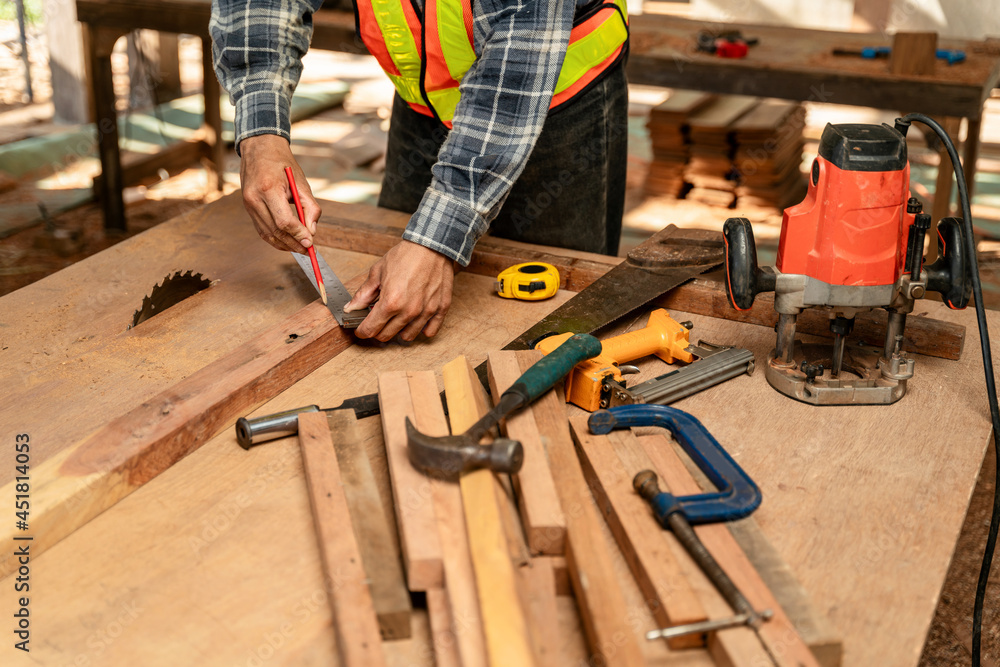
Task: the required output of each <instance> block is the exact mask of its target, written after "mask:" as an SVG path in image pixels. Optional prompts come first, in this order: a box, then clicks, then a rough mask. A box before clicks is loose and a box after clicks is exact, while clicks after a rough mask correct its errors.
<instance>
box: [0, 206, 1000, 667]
mask: <svg viewBox="0 0 1000 667" xmlns="http://www.w3.org/2000/svg"><path fill="white" fill-rule="evenodd" d="M336 209H337V207H336V205H334V204H329V205H327V206H326V207H325V211H326V215H325V217H336ZM323 254H324V256H325V257H326V259H327V260H328V262H329V263H330V265H331V266H333V267H334V269H335V271H336V272H337V274H338V275H340V276H341V277H342V278H347V277H350V276H352V275H355V274H358V273H360V272H362V271H364V270H365V269H366V267H367V266H369V265H370V264H371V263H372V262H373V261H374V260H375V257H373V256H371V255H363V254H359V253H354V252H347V251H339V250H333V249H325V250H324V251H323ZM176 270H182V271H186V270H194V271H200V272H201V273H203V274H204V275H205V276H206V277H208V278H210V279H212V280H213V281H217V282H215V283H214V284H213V286H212V287H211V288H209V289H208V290H206V291H204V292H202V293H200V294H198V295H197V296H195V297H192V298H190V299H188V300H187V301H185V302H183V303H182V304H181V305H179V306H176V307H174V308H171V309H169V310H167V311H165V312H164V313H163V314H161V315H158V316H157V317H155V318H153V319H152V320H149V321H147V322H145V323H143V324H141V325H140V326H138V327H136V328H134V329H132V330H128V331H127V330H126V327H127V325H128V324H129V323H130V321H131V317H132V313H133V311H134V310H135V309H137V308H138V307H139V304H140V302H141V300H142V296H143V294H144V293H146V292H147V291H148V290H149V289H150V288H151V287H152V285H153V284H155V283H157V282H158V281H160V280H161V279H162V278H163V277H164V276H166V275H167V274H168V273H171V272H173V271H176ZM491 286H492V279H491V278H489V277H486V276H478V275H471V274H468V273H463V274H460V275H459V276H458V278H457V280H456V288H455V298H454V304H453V306H452V309H451V312H450V313H449V315H448V319H447V322H446V325H445V328H444V329H443V330H442V332H441V333H440V334H439V335H438V336H437V337H436V338H435V339H433V340H430V341H421V342H417V343H414V344H412V345H408V346H399V345H388V346H377V345H366V346H362V345H355V346H351V347H349V348H348V349H346V350H345V351H344V352H342V353H341V354H339V355H337V356H336V357H334V358H333V359H332V360H331V361H329V362H328V363H326V364H325V365H323V366H322V367H321V368H319V369H318V370H316V371H315V372H313V373H312V374H311V375H309V376H308V377H306V378H305V379H303V380H301V381H299V382H298V383H296V384H295V385H293V386H292V387H291V388H289V389H288V390H286V391H284V392H283V393H281V394H280V395H278V396H276V397H273V398H272V397H269V396H260V397H259V400H260V401H265V400H267V402H266V403H264V404H263V405H262V407H261V408H260V409H258V410H257V411H256V414H267V413H272V412H275V411H278V410H282V409H288V408H292V407H297V406H301V405H307V404H311V403H317V404H320V405H322V406H332V405H336V404H338V403H339V402H340V401H341V400H343V399H345V398H349V397H352V396H356V395H359V394H364V393H369V392H372V391H374V390H375V387H376V374H377V373H378V372H382V371H387V370H403V369H405V370H427V369H433V370H435V371H438V372H440V368H441V366H442V365H443V364H444V363H445V362H447V361H449V360H450V359H452V358H454V357H455V356H456V355H459V354H465V355H466V356H467V357H468V358H469V359H470V360H471V361H472V362H473V363H479V362H480V361H482V360H484V359H485V356H486V354H487V353H488V352H489V351H490V350H495V349H498V348H500V347H501V346H502V345H504V344H505V343H506V342H507V341H509V340H511V339H512V338H514V337H515V336H516V335H517V334H519V333H520V332H521V331H522V330H524V329H525V328H527V327H528V326H529V325H530V324H532V323H534V322H536V321H537V320H539V319H540V318H541V317H543V316H544V315H545V314H546V313H547V312H549V311H550V310H551V309H553V308H555V307H556V306H557V305H559V304H560V303H561V302H563V301H565V300H566V299H568V298H569V297H570V296H571V294H570V293H567V292H562V293H560V294H559V295H557V296H556V297H555V298H554V299H552V300H549V301H545V302H537V303H531V302H514V301H507V300H502V299H499V298H498V297H496V296H495V295H493V294H492V293H491ZM310 289H311V288H309V287H308V283H306V282H305V280H304V278H302V277H301V276H300V274H299V269H298V267H297V266H296V264H295V262H294V261H293V260H292V259H291V258H290V257H288V256H287V255H286V254H283V253H279V252H277V251H275V250H272V249H271V248H269V247H268V246H266V245H265V244H264V243H263V242H261V241H259V239H258V238H257V237H256V234H255V232H254V231H253V228H252V225H251V224H250V222H249V220H248V219H247V217H246V214H245V213H244V211H243V208H242V205H241V203H240V201H239V198H238V195H237V196H230V197H227V198H224V199H222V200H220V201H218V202H216V203H214V204H211V205H209V206H207V207H205V208H204V209H201V210H199V211H196V212H193V213H191V214H188V215H186V216H183V217H181V218H178V219H175V220H173V221H170V222H168V223H165V224H162V225H160V226H157V227H155V228H153V229H151V230H149V231H147V232H145V233H143V234H140V235H139V236H137V237H134V238H132V239H129V240H128V241H125V242H123V243H121V244H119V245H117V246H114V247H113V248H111V249H109V250H107V251H104V252H102V253H100V254H98V255H95V256H93V257H91V258H89V259H87V260H85V261H83V262H81V263H79V264H76V265H74V266H72V267H70V268H68V269H65V270H63V271H60V272H59V273H57V274H55V275H53V276H50V277H49V278H46V279H44V280H42V281H40V282H38V283H35V284H33V285H31V286H29V287H26V288H24V289H22V290H19V291H17V292H15V293H13V294H10V295H8V296H6V297H3V298H2V299H0V360H2V364H0V368H2V380H3V386H4V387H5V389H6V398H5V400H4V401H3V404H2V405H0V437H2V438H3V440H4V442H5V446H4V447H3V449H2V451H3V455H2V459H0V461H2V464H3V465H2V467H0V481H2V483H3V493H5V494H8V495H5V496H4V498H3V500H2V502H3V504H4V506H6V507H9V508H12V506H13V493H14V491H13V486H12V483H11V482H12V480H13V477H14V474H15V473H14V466H15V459H14V446H13V445H14V439H15V435H16V434H19V433H26V434H29V435H30V438H31V443H32V450H31V452H32V453H31V456H32V460H31V466H32V470H37V469H38V467H39V466H41V465H42V464H43V462H45V461H49V462H50V463H51V462H52V461H56V462H58V461H59V457H60V456H61V453H62V452H64V451H65V450H67V448H69V447H70V446H72V445H73V444H74V443H77V442H79V441H80V440H82V439H83V438H85V437H86V436H88V435H89V434H90V433H92V432H94V431H95V430H97V429H98V428H100V427H101V426H102V425H103V424H105V423H107V422H108V421H109V420H111V419H112V418H114V417H116V416H119V415H121V414H123V413H125V412H127V411H128V410H130V409H132V408H133V407H135V406H137V405H140V404H141V403H142V402H143V401H147V400H148V399H149V398H150V397H152V396H154V395H155V394H157V393H158V392H160V391H162V390H164V389H166V388H169V387H171V386H172V385H174V384H176V383H177V382H178V381H180V380H181V379H182V378H184V377H187V376H189V375H191V374H192V373H194V372H195V371H197V370H198V369H200V368H202V367H203V366H205V365H206V364H208V363H209V362H211V361H213V360H215V359H217V358H218V357H220V356H222V355H223V354H225V353H226V352H228V351H230V350H233V349H235V348H236V347H238V346H240V345H241V344H243V343H245V342H247V341H248V340H250V339H252V338H253V337H254V336H256V335H257V334H258V333H259V332H260V331H262V330H264V329H267V328H269V327H272V326H274V325H275V324H278V323H280V322H281V321H283V320H284V319H285V318H286V317H288V316H289V315H291V314H293V313H295V312H296V311H298V310H300V309H302V308H303V307H304V306H306V305H307V304H309V303H310V302H311V301H313V300H314V298H313V297H314V295H312V294H310V291H309V290H310ZM922 315H930V316H933V317H937V318H940V319H946V320H950V321H954V322H959V323H961V324H964V325H965V326H966V327H967V328H968V330H967V340H966V345H965V353H964V354H963V357H962V359H961V360H960V361H957V362H956V361H947V360H944V359H938V358H931V357H923V356H917V363H916V371H915V373H916V374H915V376H914V378H913V380H911V382H910V385H909V391H908V393H907V395H906V396H905V397H904V398H903V400H902V401H900V402H899V403H897V404H896V405H893V406H888V407H883V406H879V407H875V406H872V407H867V406H865V407H824V408H816V407H812V406H808V405H804V404H800V403H797V402H795V401H792V400H790V399H788V398H785V397H784V396H781V395H779V394H778V393H776V392H775V391H773V390H772V389H771V388H770V387H769V386H768V385H767V383H766V381H765V379H764V376H763V373H756V374H754V375H753V376H750V377H748V376H743V377H740V378H737V379H734V380H732V381H730V382H728V383H726V384H723V385H721V386H719V387H716V388H713V389H711V390H709V391H705V392H703V393H701V394H699V395H696V396H693V397H690V398H687V399H685V400H683V401H682V402H679V403H677V404H676V407H679V408H681V409H684V410H687V411H689V412H691V413H693V414H694V415H695V416H697V417H698V418H699V419H700V420H701V421H702V422H703V423H704V424H705V426H706V427H707V428H708V429H709V430H710V431H711V432H712V433H713V434H714V435H715V436H716V437H717V439H718V440H719V441H720V442H721V443H722V444H723V446H724V447H726V448H727V449H728V451H729V452H730V453H731V454H732V455H733V456H734V457H735V458H736V459H737V461H739V463H740V464H741V465H742V466H743V467H744V468H745V469H746V470H747V471H748V472H749V473H750V475H751V476H752V477H753V478H754V479H755V480H756V481H757V482H758V484H759V485H760V487H761V490H762V492H763V496H764V502H763V504H762V506H761V508H760V509H759V510H758V511H757V512H756V514H755V518H756V520H757V522H758V523H759V525H760V526H761V528H762V530H763V532H764V533H765V534H766V536H767V537H768V538H769V539H770V540H771V542H772V543H773V545H774V546H775V548H776V549H777V551H778V552H779V553H780V555H781V556H782V557H783V558H784V560H785V561H786V562H787V563H788V564H789V565H790V566H791V568H792V570H793V572H794V574H795V576H796V577H797V578H798V579H799V581H800V582H801V583H802V585H803V587H804V588H805V590H806V592H807V593H808V594H809V596H810V598H811V600H812V603H813V605H814V607H815V608H816V610H817V611H819V612H820V613H822V614H825V615H826V616H827V617H828V618H829V620H830V621H831V623H832V624H833V626H834V627H835V629H836V630H838V631H839V632H840V633H841V635H842V637H843V640H844V664H845V665H873V664H879V665H915V664H916V663H917V661H918V659H919V656H920V652H921V649H922V647H923V643H924V638H925V635H926V633H927V630H928V627H929V625H930V622H931V620H932V617H933V614H934V609H935V607H936V604H937V598H938V595H939V592H940V590H941V586H942V583H943V581H944V578H945V574H946V572H947V569H948V565H949V562H950V559H951V555H952V552H953V550H954V547H955V543H956V540H957V539H958V534H959V530H960V528H961V526H962V520H963V517H964V515H965V511H966V508H967V507H968V503H969V498H970V496H971V493H972V489H973V487H974V485H975V481H976V477H977V474H978V472H979V469H980V465H981V463H982V460H983V454H984V451H985V448H986V445H987V438H988V435H989V430H990V429H989V421H988V419H989V417H988V410H987V406H986V401H985V392H984V385H983V379H982V363H981V361H980V360H979V342H978V341H979V337H978V333H977V331H976V327H975V318H974V313H973V311H972V310H971V309H970V310H967V311H962V312H953V311H948V310H946V309H944V308H943V307H941V306H940V304H937V303H931V302H918V304H917V311H916V314H915V315H914V316H922ZM674 316H675V318H676V319H678V320H681V319H689V320H691V321H693V322H694V324H695V329H694V334H693V335H694V336H695V337H699V338H704V339H706V340H710V341H713V342H724V343H728V344H735V345H740V346H743V347H747V348H749V349H751V350H752V351H753V352H754V353H755V355H756V357H757V359H758V362H762V361H763V360H764V359H766V355H767V352H768V350H769V349H770V348H771V347H772V346H773V342H774V332H773V331H771V330H770V329H767V328H764V327H758V326H754V325H749V324H742V323H736V322H730V321H724V320H718V319H714V318H709V317H702V316H697V315H687V314H683V313H674ZM644 323H645V318H644V317H642V318H639V319H638V320H637V321H636V322H635V323H634V326H642V325H644ZM990 324H991V326H992V327H994V330H1000V329H998V327H1000V318H998V317H997V315H996V313H990ZM268 399H271V400H268ZM114 445H115V443H113V442H111V443H107V446H108V447H109V448H113V447H114ZM369 453H370V454H372V457H373V464H374V466H375V468H376V475H377V476H378V477H379V478H384V474H385V473H384V456H383V455H382V454H380V453H379V451H378V449H377V447H373V448H372V449H370V450H369ZM61 470H63V471H65V472H66V474H71V473H72V467H71V466H70V467H65V464H64V467H63V468H62V469H61ZM383 482H384V479H383ZM9 511H10V512H11V514H13V509H10V510H9ZM5 521H9V522H10V523H13V522H14V521H15V517H14V516H10V515H8V517H7V518H6V519H5ZM651 529H653V528H652V524H651ZM6 532H9V531H5V534H6ZM24 534H25V535H30V534H31V530H28V531H25V532H24ZM609 535H610V534H609ZM609 539H610V538H609ZM616 553H617V551H616ZM3 558H4V560H5V562H4V564H5V566H7V567H8V568H9V566H10V563H11V560H10V558H11V555H10V554H3ZM619 570H620V573H621V576H620V578H621V580H622V586H623V589H624V590H625V592H626V599H627V602H628V604H629V610H630V614H634V618H635V620H636V622H635V624H634V628H635V630H636V632H637V633H642V632H645V631H646V630H649V629H652V628H653V627H654V625H653V621H652V618H651V617H650V615H649V613H648V611H647V610H646V608H645V606H644V604H643V601H642V598H641V596H640V594H639V592H638V589H637V588H635V585H634V584H632V583H630V582H631V580H630V578H629V575H628V571H627V569H626V568H625V567H624V564H623V561H622V566H621V567H620V568H619ZM30 573H31V574H30V585H31V589H30V611H31V643H30V647H31V652H30V653H27V654H26V653H22V652H21V651H17V650H14V649H13V640H11V639H10V635H9V634H8V635H7V636H8V640H7V641H6V642H5V643H4V644H3V645H2V646H0V662H3V664H5V665H15V664H16V665H20V664H43V665H91V664H112V665H140V664H141V665H181V664H192V665H194V664H197V665H215V664H219V665H234V664H239V665H244V664H246V665H261V664H286V665H310V664H316V665H328V664H332V663H333V662H334V660H335V658H334V641H335V640H334V638H333V632H332V626H331V623H332V621H331V616H330V610H329V607H328V605H327V603H326V600H325V593H324V588H323V581H322V571H321V567H320V560H319V554H318V550H317V547H316V537H315V532H314V529H313V522H312V517H311V514H310V508H309V500H308V496H307V493H306V486H305V479H304V477H303V472H302V465H301V459H300V453H299V448H298V446H297V444H296V442H295V440H294V439H285V440H281V441H277V442H275V443H272V444H269V445H267V446H263V447H258V448H255V449H253V450H250V451H249V452H248V451H244V450H243V449H241V448H240V447H238V446H237V444H236V441H235V437H234V434H233V428H232V424H231V422H230V423H229V424H227V425H226V427H225V428H224V429H222V430H221V432H219V433H218V434H217V435H215V436H214V437H212V438H210V439H208V441H207V442H206V443H205V444H204V446H202V447H201V448H200V449H197V450H196V451H194V452H193V453H191V454H190V455H188V456H187V457H185V458H183V459H182V460H180V461H179V462H177V463H176V464H174V465H173V466H172V467H171V468H170V469H169V470H167V471H166V472H164V473H163V474H161V475H159V476H157V477H155V478H153V479H152V480H150V481H149V482H148V483H146V484H145V485H144V486H142V487H141V488H139V489H138V490H137V491H135V492H133V493H131V494H130V495H127V496H126V497H125V498H124V499H123V500H121V501H120V502H118V503H117V504H115V505H114V506H113V507H111V508H110V509H108V510H107V511H105V512H104V513H102V514H100V515H99V516H97V518H95V519H93V520H92V521H90V522H89V523H87V524H86V525H84V526H83V527H82V528H80V529H78V530H76V532H74V533H73V534H71V535H70V536H69V537H67V538H65V539H63V540H62V541H61V542H59V543H58V544H56V545H55V546H53V547H51V548H50V549H48V550H47V551H45V552H44V553H39V552H37V551H32V559H31V563H30ZM16 576H17V575H16V574H13V575H10V576H8V577H7V578H6V579H5V580H4V581H3V582H2V583H0V588H2V590H3V595H2V596H0V600H2V602H0V604H2V608H0V613H3V614H5V615H7V614H10V613H13V611H14V610H15V605H16V604H17V595H18V594H16V593H14V584H15V581H14V580H15V578H16ZM969 603H970V605H971V600H970V601H969ZM560 604H561V605H562V607H561V608H560V614H561V620H562V623H563V627H564V630H565V641H564V644H565V657H566V660H565V662H564V663H563V664H571V663H570V660H574V661H577V660H579V659H581V658H583V655H584V654H583V643H582V638H581V634H580V629H579V621H578V619H577V618H576V616H575V611H574V609H573V606H572V603H571V602H570V599H569V598H560ZM7 618H8V619H9V618H10V616H7ZM414 618H415V620H414V639H412V640H406V641H398V642H390V643H385V644H384V646H385V647H386V653H387V657H388V658H389V661H390V663H391V664H397V665H404V664H405V665H410V664H428V663H429V656H430V649H429V646H428V643H427V640H426V635H427V621H426V615H425V614H423V613H418V614H416V615H415V617H414ZM8 623H9V621H8ZM645 650H646V651H647V655H648V657H649V658H650V662H651V664H684V665H691V664H710V663H709V662H706V661H707V654H705V653H703V652H701V653H699V652H697V651H696V652H695V653H690V654H688V655H681V654H677V653H674V654H671V653H668V652H667V651H666V649H665V647H664V646H663V645H662V644H661V643H659V642H657V643H649V644H647V645H646V646H645ZM572 664H576V663H575V662H574V663H572Z"/></svg>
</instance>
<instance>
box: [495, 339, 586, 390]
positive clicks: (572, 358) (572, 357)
mask: <svg viewBox="0 0 1000 667" xmlns="http://www.w3.org/2000/svg"><path fill="white" fill-rule="evenodd" d="M600 353H601V341H599V340H597V339H596V338H594V337H593V336H591V335H590V334H576V335H575V336H573V337H571V338H570V339H569V340H567V341H566V342H565V343H563V344H562V345H560V346H559V347H557V348H556V349H555V351H554V352H552V353H551V354H547V355H545V356H544V357H543V358H542V359H540V360H539V361H538V362H537V363H536V364H535V365H534V366H532V367H531V368H529V369H528V370H526V371H525V372H524V375H522V376H521V377H520V378H519V379H518V381H517V382H515V383H514V384H513V386H511V388H510V389H508V390H507V391H505V392H504V396H505V397H506V396H508V395H511V396H514V395H516V396H517V398H518V399H520V400H519V403H518V407H520V406H522V405H527V404H528V403H531V402H532V401H534V400H535V399H536V398H538V397H539V396H541V395H542V394H544V393H545V392H547V391H548V390H549V389H551V388H552V387H554V386H555V385H556V383H557V382H559V380H562V379H563V378H564V377H566V375H568V374H569V372H570V371H571V370H573V367H574V366H576V365H577V364H578V363H580V362H581V361H586V360H587V359H590V358H592V357H596V356H597V355H599V354H600ZM501 400H502V398H501Z"/></svg>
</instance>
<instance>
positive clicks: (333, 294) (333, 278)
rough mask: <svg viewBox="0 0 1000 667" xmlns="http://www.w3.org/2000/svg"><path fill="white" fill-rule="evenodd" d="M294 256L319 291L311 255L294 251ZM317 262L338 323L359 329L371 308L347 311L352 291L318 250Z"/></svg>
mask: <svg viewBox="0 0 1000 667" xmlns="http://www.w3.org/2000/svg"><path fill="white" fill-rule="evenodd" d="M292 256H293V257H295V261H296V262H298V263H299V266H300V267H302V271H303V272H304V273H305V274H306V278H308V279H309V282H310V283H311V284H312V286H313V289H315V290H316V291H317V292H319V285H317V284H316V275H315V274H314V273H313V268H312V262H310V261H309V257H308V256H307V255H303V254H302V253H298V252H293V253H292ZM316 262H317V263H318V264H319V272H320V274H322V276H323V285H324V287H326V295H327V301H326V307H327V308H329V309H330V312H331V313H332V314H333V317H334V319H335V320H337V324H339V325H340V326H342V327H343V328H345V329H357V328H358V326H359V325H360V324H361V323H362V322H363V321H364V319H365V318H366V317H368V313H369V312H371V308H365V309H364V310H355V311H353V312H350V313H345V312H344V306H346V305H347V302H348V301H350V300H351V293H350V292H348V291H347V288H346V287H344V283H342V282H340V279H339V278H337V274H335V273H334V272H333V269H331V268H330V265H329V264H327V263H326V260H325V259H323V256H322V255H320V254H319V253H318V252H317V253H316Z"/></svg>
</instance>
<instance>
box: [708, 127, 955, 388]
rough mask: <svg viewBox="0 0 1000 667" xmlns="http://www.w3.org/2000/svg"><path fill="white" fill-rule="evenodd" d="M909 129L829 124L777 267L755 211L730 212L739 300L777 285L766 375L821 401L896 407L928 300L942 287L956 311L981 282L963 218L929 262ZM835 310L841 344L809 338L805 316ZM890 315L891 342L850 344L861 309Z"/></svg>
mask: <svg viewBox="0 0 1000 667" xmlns="http://www.w3.org/2000/svg"><path fill="white" fill-rule="evenodd" d="M900 129H905V128H902V127H900V126H899V121H897V127H890V126H888V125H860V124H847V125H829V124H828V125H827V126H826V128H824V130H823V135H822V138H821V139H820V144H819V154H818V156H817V157H816V159H815V160H814V161H813V163H812V169H811V172H810V176H809V190H808V193H807V194H806V197H805V199H804V200H803V201H802V202H801V203H800V204H797V205H795V206H791V207H789V208H787V209H785V212H784V216H783V219H782V224H781V238H780V240H779V245H778V256H777V261H776V262H775V266H774V268H770V267H767V268H763V269H761V268H758V266H757V251H756V246H755V244H754V237H753V230H752V228H751V226H750V222H749V221H748V220H747V219H746V218H730V219H728V220H727V221H726V224H725V227H724V229H723V236H724V237H725V244H726V283H727V287H728V294H729V301H730V303H731V305H732V306H733V307H734V308H736V309H737V310H747V309H749V308H750V307H751V306H752V305H753V301H754V297H755V296H756V295H757V294H758V293H760V292H774V309H775V310H776V311H777V313H778V324H777V327H776V331H777V341H776V343H775V348H774V351H773V352H772V353H771V355H770V356H769V357H768V363H767V365H766V367H765V376H766V377H767V381H768V382H769V383H770V384H771V386H772V387H774V388H775V389H777V390H778V391H780V392H781V393H783V394H786V395H788V396H790V397H792V398H795V399H798V400H800V401H804V402H806V403H812V404H816V405H845V404H890V403H894V402H896V401H898V400H899V399H900V398H902V397H903V395H904V394H905V393H906V383H907V381H908V380H909V379H910V378H911V377H912V376H913V366H914V361H913V359H911V358H908V357H907V356H906V353H905V352H904V351H903V331H904V327H905V325H906V316H907V314H908V313H911V312H913V304H914V302H915V300H916V299H919V298H922V297H924V296H925V295H926V294H927V292H928V291H933V292H938V293H940V294H941V297H942V299H943V300H944V302H945V303H946V304H947V305H948V307H949V308H954V309H961V308H964V307H965V306H966V304H967V303H968V301H969V296H970V292H971V282H970V280H969V277H968V269H967V263H968V262H967V257H966V250H965V243H964V235H963V231H962V226H961V221H960V220H959V219H958V218H944V219H942V220H941V221H940V222H939V223H938V226H937V242H938V250H939V258H938V260H937V261H935V262H934V263H933V264H930V265H928V266H924V262H923V254H924V238H925V235H926V232H927V230H928V229H930V226H931V216H930V215H928V214H926V213H924V212H923V211H922V206H921V203H920V202H919V201H918V200H917V199H916V198H914V197H912V196H911V195H910V189H909V183H910V165H909V163H908V161H907V156H906V140H905V136H904V134H903V132H901V131H900ZM806 308H819V309H822V310H825V311H826V312H827V314H828V315H829V318H830V331H831V332H832V333H833V335H834V340H833V346H832V349H830V348H829V347H820V346H808V345H801V344H798V343H797V342H796V340H795V321H796V317H797V316H798V314H799V313H801V312H802V311H803V310H804V309H806ZM874 308H884V309H885V310H886V311H887V312H888V324H887V327H886V333H885V344H884V346H883V349H882V350H880V351H879V350H873V349H869V350H864V349H862V348H860V347H854V346H852V347H850V348H847V350H846V351H845V342H846V339H847V337H848V336H849V335H850V334H851V330H852V329H853V326H854V318H855V316H856V315H857V313H859V312H862V311H867V310H872V309H874Z"/></svg>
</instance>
